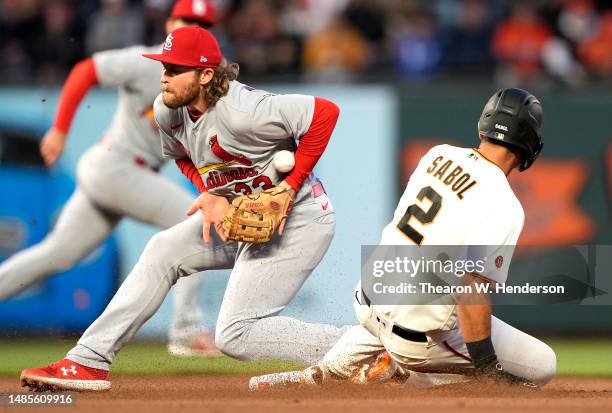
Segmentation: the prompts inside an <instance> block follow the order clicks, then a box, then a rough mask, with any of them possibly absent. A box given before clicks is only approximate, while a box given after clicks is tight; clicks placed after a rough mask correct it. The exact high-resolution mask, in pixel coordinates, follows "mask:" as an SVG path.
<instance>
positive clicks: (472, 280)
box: [455, 274, 536, 387]
mask: <svg viewBox="0 0 612 413" xmlns="http://www.w3.org/2000/svg"><path fill="white" fill-rule="evenodd" d="M464 280H465V282H466V284H470V285H472V287H473V288H472V289H471V291H472V292H471V293H465V294H457V295H456V296H455V299H456V300H457V315H458V317H459V325H460V329H461V333H462V334H463V339H464V341H465V344H466V346H467V350H468V353H469V354H470V358H471V359H472V363H473V364H474V367H475V371H476V375H477V376H479V377H482V378H489V379H493V380H496V381H499V382H502V383H506V384H513V385H527V386H529V387H536V385H535V384H533V383H531V382H530V381H528V380H527V379H524V378H522V377H518V376H515V375H513V374H510V373H508V372H507V371H505V370H504V369H503V367H502V365H501V363H500V362H499V361H498V359H497V355H496V354H495V348H494V347H493V342H492V341H491V303H490V300H489V297H488V294H487V293H486V292H478V290H477V289H476V288H475V287H474V286H475V284H476V283H482V282H488V281H486V280H484V279H483V278H482V277H480V276H479V275H477V274H476V275H472V274H466V275H465V276H464Z"/></svg>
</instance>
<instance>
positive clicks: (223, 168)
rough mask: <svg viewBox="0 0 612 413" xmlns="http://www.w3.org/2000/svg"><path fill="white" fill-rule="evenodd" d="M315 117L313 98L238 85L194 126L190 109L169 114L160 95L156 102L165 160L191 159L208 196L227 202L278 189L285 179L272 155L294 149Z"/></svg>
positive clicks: (238, 83) (156, 113)
mask: <svg viewBox="0 0 612 413" xmlns="http://www.w3.org/2000/svg"><path fill="white" fill-rule="evenodd" d="M313 114H314V97H313V96H305V95H276V94H272V93H269V92H265V91H262V90H255V89H253V88H251V87H249V86H246V85H244V84H242V83H240V82H237V81H232V82H230V87H229V91H228V93H227V95H226V96H224V97H222V98H221V99H219V101H218V102H217V103H216V104H215V105H214V106H212V107H209V108H208V110H207V111H206V113H204V114H203V115H202V116H201V117H200V118H198V119H197V120H196V121H195V122H194V121H193V120H192V119H191V117H190V116H189V112H188V111H187V108H186V107H181V108H178V109H170V108H168V107H167V106H166V105H164V103H163V100H162V96H161V95H160V96H159V97H158V98H157V99H156V101H155V119H156V120H157V123H158V125H159V130H160V134H161V137H162V151H163V154H164V155H165V156H166V157H169V158H174V159H181V158H186V157H189V158H190V159H191V160H192V162H193V163H194V165H195V166H196V168H198V171H199V172H200V176H201V177H202V182H204V185H205V186H206V191H207V192H210V193H212V194H215V195H221V196H228V197H234V196H237V195H245V194H249V193H252V192H258V191H261V190H264V189H269V188H272V187H274V186H276V185H278V184H279V183H280V181H282V179H283V178H284V175H281V174H280V173H279V172H278V171H277V170H276V169H275V168H274V166H273V164H272V158H273V155H274V153H275V152H276V151H279V150H282V149H290V150H294V149H295V147H296V141H297V140H298V139H299V138H300V137H301V136H302V135H304V134H305V133H306V132H307V131H308V129H309V128H310V122H311V121H312V117H313Z"/></svg>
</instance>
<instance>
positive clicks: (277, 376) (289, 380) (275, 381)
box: [249, 366, 325, 391]
mask: <svg viewBox="0 0 612 413" xmlns="http://www.w3.org/2000/svg"><path fill="white" fill-rule="evenodd" d="M324 379H325V373H324V371H323V369H322V368H321V367H319V366H310V367H307V368H305V369H304V370H297V371H284V372H282V373H272V374H265V375H263V376H255V377H251V380H249V390H251V391H265V390H270V389H272V388H281V387H283V388H284V387H296V386H300V385H306V386H318V385H321V384H323V381H324Z"/></svg>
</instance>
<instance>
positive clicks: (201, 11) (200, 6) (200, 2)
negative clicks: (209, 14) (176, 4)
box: [192, 0, 206, 16]
mask: <svg viewBox="0 0 612 413" xmlns="http://www.w3.org/2000/svg"><path fill="white" fill-rule="evenodd" d="M192 7H193V14H197V15H198V16H204V15H205V14H206V1H204V0H193V4H192Z"/></svg>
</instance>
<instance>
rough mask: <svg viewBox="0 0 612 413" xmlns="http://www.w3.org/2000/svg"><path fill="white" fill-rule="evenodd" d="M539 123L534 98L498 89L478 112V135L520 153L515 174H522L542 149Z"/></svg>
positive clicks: (523, 92)
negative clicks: (517, 150)
mask: <svg viewBox="0 0 612 413" xmlns="http://www.w3.org/2000/svg"><path fill="white" fill-rule="evenodd" d="M542 121H543V113H542V105H541V104H540V101H539V100H538V99H537V98H536V97H535V96H533V95H532V94H531V93H529V92H527V91H526V90H523V89H518V88H507V89H501V90H499V91H498V92H497V93H495V94H494V95H493V96H491V98H490V99H489V101H488V102H487V104H486V105H485V107H484V109H483V110H482V114H481V115H480V119H479V120H478V133H479V134H480V135H481V136H485V137H487V138H489V139H491V140H493V141H495V142H496V143H499V144H500V145H507V146H511V147H515V148H518V149H520V150H521V152H522V153H523V157H522V161H521V163H520V165H519V166H518V170H519V171H524V170H525V169H527V168H529V167H530V166H531V164H532V163H533V162H534V161H535V160H536V158H537V157H538V155H539V154H540V151H541V150H542V147H543V146H544V143H543V142H542Z"/></svg>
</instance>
